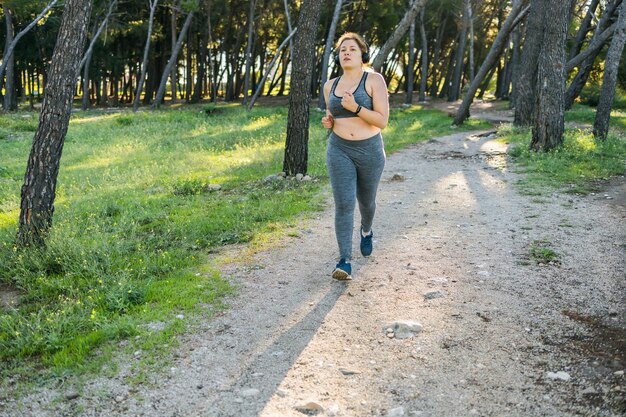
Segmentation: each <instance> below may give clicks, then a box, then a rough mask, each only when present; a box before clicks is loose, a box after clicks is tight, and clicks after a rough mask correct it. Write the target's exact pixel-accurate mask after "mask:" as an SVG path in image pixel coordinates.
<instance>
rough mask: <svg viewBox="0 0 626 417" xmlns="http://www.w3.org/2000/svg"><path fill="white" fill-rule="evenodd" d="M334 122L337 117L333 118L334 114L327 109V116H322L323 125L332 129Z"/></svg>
mask: <svg viewBox="0 0 626 417" xmlns="http://www.w3.org/2000/svg"><path fill="white" fill-rule="evenodd" d="M334 123H335V119H333V115H332V114H330V113H329V112H328V111H327V112H326V116H324V117H322V126H324V127H325V128H326V129H332V128H333V124H334Z"/></svg>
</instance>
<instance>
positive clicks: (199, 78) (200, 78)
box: [191, 10, 211, 103]
mask: <svg viewBox="0 0 626 417" xmlns="http://www.w3.org/2000/svg"><path fill="white" fill-rule="evenodd" d="M205 16H206V17H207V21H208V20H209V19H210V16H211V13H210V10H207V11H206V14H205ZM209 30H210V22H206V23H205V24H203V25H202V35H201V36H200V45H198V62H197V64H196V67H197V71H196V72H197V74H196V85H195V86H194V90H193V95H192V96H191V103H198V102H199V101H200V98H201V97H202V91H203V88H204V86H205V85H206V83H205V78H206V60H207V49H208V43H209V37H210V36H209Z"/></svg>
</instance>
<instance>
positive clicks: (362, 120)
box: [322, 33, 389, 280]
mask: <svg viewBox="0 0 626 417" xmlns="http://www.w3.org/2000/svg"><path fill="white" fill-rule="evenodd" d="M336 59H337V60H338V62H339V64H340V65H341V68H342V70H343V74H342V75H341V76H340V77H337V78H335V79H332V80H329V81H328V82H327V83H326V84H325V85H324V96H325V98H326V104H327V106H326V116H325V117H323V118H322V125H323V126H324V127H325V128H327V129H332V132H331V133H330V135H329V138H328V150H327V153H326V165H327V167H328V174H329V176H330V182H331V185H332V189H333V197H334V200H335V234H336V236H337V243H338V245H339V263H337V266H336V267H335V270H334V271H333V273H332V277H333V278H335V279H338V280H349V279H352V276H351V275H352V266H351V265H350V260H351V259H352V233H353V225H354V209H355V205H356V202H357V201H358V203H359V212H360V214H361V231H360V237H361V245H360V247H361V254H362V255H363V256H369V255H370V254H371V253H372V249H373V247H372V237H373V236H374V234H373V232H372V223H373V220H374V213H375V211H376V191H377V189H378V184H379V182H380V177H381V175H382V172H383V168H384V166H385V150H384V147H383V140H382V136H381V134H380V131H381V129H383V128H384V127H385V126H387V121H388V119H389V99H388V95H387V85H386V84H385V80H384V78H383V77H382V76H381V75H380V74H378V73H375V72H373V71H371V70H369V68H366V67H365V64H366V63H367V62H368V61H369V51H368V46H367V43H365V40H364V39H363V38H362V37H361V36H360V35H358V34H356V33H345V34H344V35H342V36H341V37H340V38H339V40H338V42H337V51H336Z"/></svg>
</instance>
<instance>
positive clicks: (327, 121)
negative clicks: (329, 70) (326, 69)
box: [322, 80, 334, 129]
mask: <svg viewBox="0 0 626 417" xmlns="http://www.w3.org/2000/svg"><path fill="white" fill-rule="evenodd" d="M331 88H332V80H328V81H326V84H324V99H325V100H326V116H324V117H322V126H324V127H325V128H326V129H332V127H333V123H334V120H333V115H332V114H331V113H330V110H328V97H330V89H331Z"/></svg>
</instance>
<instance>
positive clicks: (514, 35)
mask: <svg viewBox="0 0 626 417" xmlns="http://www.w3.org/2000/svg"><path fill="white" fill-rule="evenodd" d="M511 43H512V44H513V56H512V58H511V70H512V72H513V77H512V79H511V97H510V98H511V101H510V102H509V104H510V103H511V102H515V94H516V93H517V78H518V76H519V69H520V58H521V55H522V54H521V50H522V48H521V31H520V27H519V26H517V27H515V29H513V31H512V32H511ZM511 107H512V106H511Z"/></svg>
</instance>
